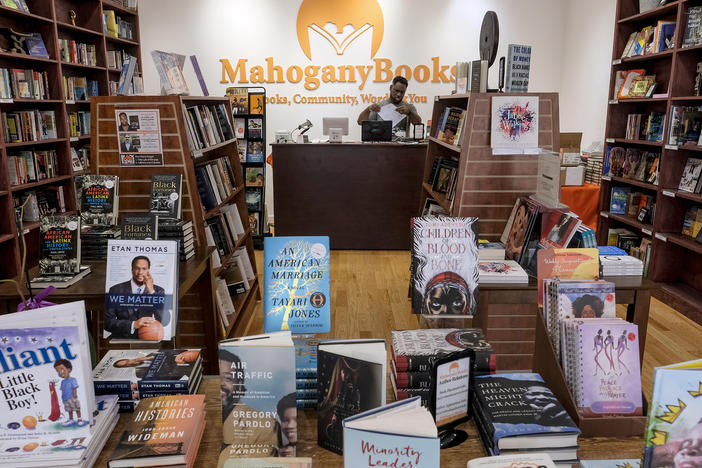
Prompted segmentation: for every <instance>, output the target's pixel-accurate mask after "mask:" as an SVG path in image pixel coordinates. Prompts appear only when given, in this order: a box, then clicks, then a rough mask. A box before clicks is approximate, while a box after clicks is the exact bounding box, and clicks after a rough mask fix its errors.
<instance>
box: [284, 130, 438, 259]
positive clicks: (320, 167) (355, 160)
mask: <svg viewBox="0 0 702 468" xmlns="http://www.w3.org/2000/svg"><path fill="white" fill-rule="evenodd" d="M272 146H273V167H274V170H273V200H274V203H275V233H276V235H278V236H314V235H328V236H329V244H330V247H331V248H332V249H337V250H338V249H349V250H408V249H409V248H410V225H409V223H410V218H412V217H413V216H417V206H419V198H420V194H421V185H422V172H423V171H424V159H425V156H426V151H427V146H426V144H409V145H406V144H400V143H341V144H331V143H321V144H291V143H288V144H274V145H272Z"/></svg>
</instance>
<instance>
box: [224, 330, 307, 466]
mask: <svg viewBox="0 0 702 468" xmlns="http://www.w3.org/2000/svg"><path fill="white" fill-rule="evenodd" d="M219 377H220V385H221V394H222V442H223V446H222V451H221V452H220V457H219V463H218V465H217V466H218V467H219V468H221V467H222V466H224V464H225V463H226V461H227V460H228V459H230V458H238V457H253V458H258V457H271V456H295V445H296V444H297V440H298V439H297V433H298V431H297V423H296V421H297V407H296V404H295V350H294V346H293V342H292V338H291V335H290V331H284V332H276V333H270V334H266V335H255V336H249V337H245V338H234V339H231V340H225V341H221V342H220V343H219Z"/></svg>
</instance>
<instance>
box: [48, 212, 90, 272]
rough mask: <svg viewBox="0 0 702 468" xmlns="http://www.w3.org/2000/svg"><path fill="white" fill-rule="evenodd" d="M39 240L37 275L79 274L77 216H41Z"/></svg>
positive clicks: (78, 219) (78, 222) (78, 223)
mask: <svg viewBox="0 0 702 468" xmlns="http://www.w3.org/2000/svg"><path fill="white" fill-rule="evenodd" d="M39 238H40V243H41V257H40V258H39V273H40V274H41V275H42V276H45V275H74V274H78V273H80V217H79V216H76V215H65V216H60V215H56V216H43V217H42V218H41V221H40V224H39Z"/></svg>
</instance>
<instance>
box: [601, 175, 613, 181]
mask: <svg viewBox="0 0 702 468" xmlns="http://www.w3.org/2000/svg"><path fill="white" fill-rule="evenodd" d="M602 180H606V181H607V182H611V181H612V178H611V177H610V176H608V175H603V176H602Z"/></svg>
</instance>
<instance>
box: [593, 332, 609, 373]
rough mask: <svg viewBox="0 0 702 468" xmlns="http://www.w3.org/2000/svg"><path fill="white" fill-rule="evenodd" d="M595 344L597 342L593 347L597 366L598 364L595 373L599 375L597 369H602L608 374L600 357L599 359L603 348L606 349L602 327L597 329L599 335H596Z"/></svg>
mask: <svg viewBox="0 0 702 468" xmlns="http://www.w3.org/2000/svg"><path fill="white" fill-rule="evenodd" d="M594 344H595V346H594V348H593V351H595V366H596V367H595V374H594V375H597V369H600V370H601V371H602V373H603V374H607V373H606V372H605V370H604V368H603V367H602V365H601V364H600V359H599V358H600V354H601V353H602V350H603V349H604V341H603V339H602V329H601V328H600V329H599V330H597V335H595V338H594Z"/></svg>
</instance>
